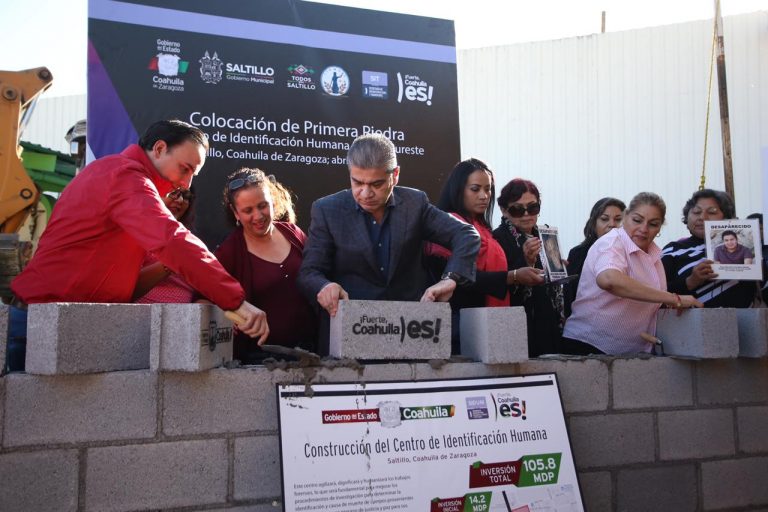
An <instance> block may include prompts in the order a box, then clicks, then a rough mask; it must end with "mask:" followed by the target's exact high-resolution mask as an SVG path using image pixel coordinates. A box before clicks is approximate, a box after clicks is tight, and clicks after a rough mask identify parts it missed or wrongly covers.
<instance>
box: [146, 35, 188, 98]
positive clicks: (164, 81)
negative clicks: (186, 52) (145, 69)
mask: <svg viewBox="0 0 768 512" xmlns="http://www.w3.org/2000/svg"><path fill="white" fill-rule="evenodd" d="M188 68H189V61H186V60H182V59H181V43H179V42H178V41H169V40H167V39H158V40H157V54H156V55H155V56H154V57H152V59H151V60H150V61H149V69H150V70H152V71H154V72H155V74H154V75H153V76H152V87H153V88H154V89H159V90H163V91H172V92H182V91H184V79H183V78H181V77H180V76H179V75H183V74H184V73H186V72H187V69H188Z"/></svg>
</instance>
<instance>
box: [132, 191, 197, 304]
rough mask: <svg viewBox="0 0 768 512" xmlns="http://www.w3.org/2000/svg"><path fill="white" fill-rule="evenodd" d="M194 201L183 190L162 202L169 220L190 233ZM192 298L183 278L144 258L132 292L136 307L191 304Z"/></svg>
mask: <svg viewBox="0 0 768 512" xmlns="http://www.w3.org/2000/svg"><path fill="white" fill-rule="evenodd" d="M194 200H195V195H194V193H193V192H192V191H191V190H189V189H185V188H177V189H175V190H172V191H171V192H168V194H167V195H166V196H165V197H164V198H163V203H164V204H165V206H166V208H168V210H169V211H170V212H171V214H172V215H173V217H174V218H175V219H176V220H177V221H179V222H181V223H182V224H183V225H184V227H185V228H187V229H189V230H190V231H191V230H192V224H193V221H194V208H193V203H194ZM194 294H195V290H194V288H192V287H191V286H190V285H189V284H188V283H187V282H186V281H185V280H184V278H183V277H181V276H180V275H178V274H176V273H174V272H172V271H171V270H170V269H169V268H168V267H166V266H164V265H163V264H162V263H160V261H158V259H157V258H155V257H154V256H152V255H151V254H147V256H146V257H145V259H144V264H143V266H142V268H141V270H140V271H139V278H138V280H137V282H136V288H135V289H134V291H133V297H134V300H135V302H136V303H138V304H156V303H161V302H162V303H178V304H186V303H188V302H192V297H193V296H194Z"/></svg>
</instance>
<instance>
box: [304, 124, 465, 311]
mask: <svg viewBox="0 0 768 512" xmlns="http://www.w3.org/2000/svg"><path fill="white" fill-rule="evenodd" d="M347 165H348V166H349V178H350V182H351V189H348V190H342V191H341V192H337V193H336V194H333V195H330V196H326V197H323V198H321V199H318V200H317V201H315V202H314V204H313V205H312V219H311V224H310V226H309V238H308V240H307V243H306V246H305V247H304V261H303V263H302V265H301V270H300V271H299V277H298V285H299V287H300V288H301V290H302V291H303V293H304V294H305V295H306V296H307V298H309V299H310V300H313V299H316V300H317V302H318V303H319V304H320V306H321V307H322V308H323V309H325V310H326V311H327V312H328V314H329V315H331V316H335V315H336V311H337V309H338V305H339V300H340V299H349V298H352V299H366V300H403V301H408V300H422V301H440V302H446V301H448V300H449V299H450V298H451V295H453V291H454V290H455V289H456V286H457V284H464V282H467V283H470V282H472V281H474V279H475V260H476V258H477V252H478V250H479V248H480V237H479V235H478V234H477V231H475V228H474V227H472V226H471V225H469V224H466V223H464V222H461V221H459V220H458V219H456V218H455V217H453V216H452V215H449V214H447V213H445V212H443V211H442V210H439V209H438V208H436V207H434V206H432V205H431V204H430V203H429V200H428V199H427V195H426V194H425V193H424V192H422V191H420V190H416V189H412V188H406V187H397V186H396V185H397V180H398V178H399V176H400V167H398V165H397V153H396V152H395V146H394V144H392V142H391V141H390V140H389V139H387V138H386V137H384V136H383V135H379V134H368V135H362V136H360V137H358V138H356V139H355V141H354V142H353V143H352V145H351V146H350V148H349V152H348V153H347ZM424 241H431V242H435V243H437V244H440V245H442V246H445V247H448V248H450V249H451V250H452V254H451V257H450V259H449V260H448V264H447V266H446V267H445V273H444V274H443V276H442V279H441V280H440V281H438V282H437V283H436V284H432V285H431V286H430V284H431V283H430V279H429V274H428V273H427V271H426V270H425V268H424V266H423V264H422V245H423V242H424Z"/></svg>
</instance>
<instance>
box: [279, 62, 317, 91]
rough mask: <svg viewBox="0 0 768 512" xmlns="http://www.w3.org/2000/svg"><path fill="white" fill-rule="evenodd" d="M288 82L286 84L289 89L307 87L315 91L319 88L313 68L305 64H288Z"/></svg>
mask: <svg viewBox="0 0 768 512" xmlns="http://www.w3.org/2000/svg"><path fill="white" fill-rule="evenodd" d="M288 73H289V75H290V76H289V77H288V82H287V83H286V84H285V85H286V87H288V88H289V89H306V90H310V91H314V90H315V89H316V88H317V85H316V84H315V79H314V77H313V76H312V75H314V74H315V70H314V69H313V68H310V67H307V66H305V65H304V64H293V65H291V66H288Z"/></svg>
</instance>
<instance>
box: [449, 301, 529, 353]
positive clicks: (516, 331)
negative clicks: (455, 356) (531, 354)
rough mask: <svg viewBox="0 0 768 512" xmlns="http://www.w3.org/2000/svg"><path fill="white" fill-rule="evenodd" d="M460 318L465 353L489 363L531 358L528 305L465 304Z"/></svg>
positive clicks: (462, 344)
mask: <svg viewBox="0 0 768 512" xmlns="http://www.w3.org/2000/svg"><path fill="white" fill-rule="evenodd" d="M460 318H461V322H460V338H461V355H464V356H467V357H471V358H472V359H474V360H475V361H481V362H483V363H485V364H505V363H519V362H522V361H527V360H528V327H527V325H526V319H525V308H523V307H511V308H465V309H462V310H461V312H460Z"/></svg>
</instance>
